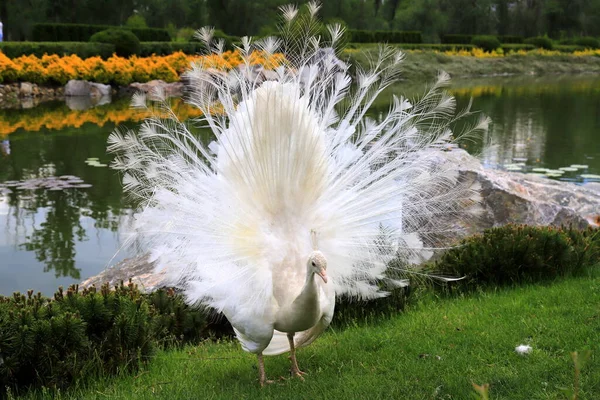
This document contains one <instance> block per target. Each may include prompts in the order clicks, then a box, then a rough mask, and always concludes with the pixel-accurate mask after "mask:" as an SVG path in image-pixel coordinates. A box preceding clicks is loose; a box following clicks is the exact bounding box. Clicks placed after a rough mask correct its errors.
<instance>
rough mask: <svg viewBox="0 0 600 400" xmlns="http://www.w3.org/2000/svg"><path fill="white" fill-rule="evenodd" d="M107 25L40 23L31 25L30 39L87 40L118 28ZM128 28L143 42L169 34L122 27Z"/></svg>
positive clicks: (167, 40)
mask: <svg viewBox="0 0 600 400" xmlns="http://www.w3.org/2000/svg"><path fill="white" fill-rule="evenodd" d="M118 28H119V27H116V26H109V25H87V24H54V23H40V24H33V25H32V34H31V35H32V41H34V42H87V41H89V40H90V38H91V37H92V35H94V34H95V33H98V32H101V31H104V30H107V29H118ZM123 29H127V30H130V31H131V32H133V34H134V35H136V36H137V37H138V39H139V40H141V41H143V42H169V41H171V36H170V35H169V32H168V31H167V30H166V29H155V28H123Z"/></svg>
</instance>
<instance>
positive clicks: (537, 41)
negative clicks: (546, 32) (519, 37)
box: [523, 36, 554, 50]
mask: <svg viewBox="0 0 600 400" xmlns="http://www.w3.org/2000/svg"><path fill="white" fill-rule="evenodd" d="M523 43H525V44H532V45H534V46H535V47H537V48H539V49H546V50H552V49H553V47H554V43H552V40H551V39H550V38H548V37H547V36H537V37H531V38H527V39H525V40H524V41H523Z"/></svg>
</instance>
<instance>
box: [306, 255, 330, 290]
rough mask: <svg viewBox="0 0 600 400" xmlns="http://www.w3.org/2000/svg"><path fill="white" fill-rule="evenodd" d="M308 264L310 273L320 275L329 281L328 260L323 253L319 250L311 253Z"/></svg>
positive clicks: (325, 280)
mask: <svg viewBox="0 0 600 400" xmlns="http://www.w3.org/2000/svg"><path fill="white" fill-rule="evenodd" d="M307 266H308V272H309V273H311V274H317V275H319V276H320V277H321V278H322V279H323V282H325V283H327V260H326V259H325V256H324V255H323V253H321V252H320V251H318V250H315V251H313V252H312V253H310V256H309V257H308V263H307Z"/></svg>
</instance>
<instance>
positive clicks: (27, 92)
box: [19, 82, 33, 97]
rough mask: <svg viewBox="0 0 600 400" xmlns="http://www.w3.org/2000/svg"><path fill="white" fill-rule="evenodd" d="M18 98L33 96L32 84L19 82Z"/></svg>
mask: <svg viewBox="0 0 600 400" xmlns="http://www.w3.org/2000/svg"><path fill="white" fill-rule="evenodd" d="M19 96H20V97H31V96H33V84H31V83H29V82H21V84H20V85H19Z"/></svg>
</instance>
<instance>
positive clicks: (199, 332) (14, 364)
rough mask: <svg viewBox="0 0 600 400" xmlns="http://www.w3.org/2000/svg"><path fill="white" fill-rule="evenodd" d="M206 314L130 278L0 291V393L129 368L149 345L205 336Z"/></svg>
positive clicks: (147, 352) (140, 359)
mask: <svg viewBox="0 0 600 400" xmlns="http://www.w3.org/2000/svg"><path fill="white" fill-rule="evenodd" d="M206 315H207V314H206V313H204V312H203V311H200V310H194V309H191V308H189V307H188V306H187V305H186V304H185V303H184V301H183V299H182V298H181V297H180V296H178V295H177V294H175V292H174V291H172V290H164V289H161V290H158V291H156V292H154V293H152V294H150V295H144V294H142V293H140V292H139V290H138V289H137V287H136V286H135V285H133V284H131V283H129V284H128V285H123V284H120V285H118V286H116V287H115V288H114V290H110V289H109V287H108V285H104V286H102V288H101V289H100V290H99V291H97V290H96V289H95V288H94V287H92V288H90V289H87V290H82V291H79V290H78V288H77V286H72V287H70V288H69V289H68V290H67V291H66V292H65V291H63V290H62V288H60V289H59V290H58V292H56V294H55V295H54V298H53V299H49V298H46V297H43V296H41V295H40V294H37V295H33V292H32V291H29V292H28V293H27V295H21V294H20V293H15V294H14V295H13V296H12V297H1V296H0V356H1V357H2V358H1V359H2V362H1V363H0V397H2V390H5V389H6V388H12V389H15V390H16V389H24V388H27V387H36V386H37V387H39V386H45V387H51V388H64V387H67V386H68V385H69V384H71V383H73V382H75V381H77V380H79V379H82V378H84V377H86V376H89V375H97V374H109V373H114V372H116V371H118V370H124V369H128V370H135V369H137V368H138V367H139V365H140V364H141V363H142V362H144V361H145V360H147V359H148V357H149V356H150V355H151V354H152V352H153V350H154V348H155V347H156V346H157V345H158V346H161V347H169V346H173V345H181V344H184V343H198V342H199V341H200V340H201V339H203V338H206V337H207V336H210V335H211V332H209V330H208V327H207V317H206ZM224 326H227V325H226V324H224ZM222 330H223V329H222ZM224 331H227V329H226V328H225V329H224Z"/></svg>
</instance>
